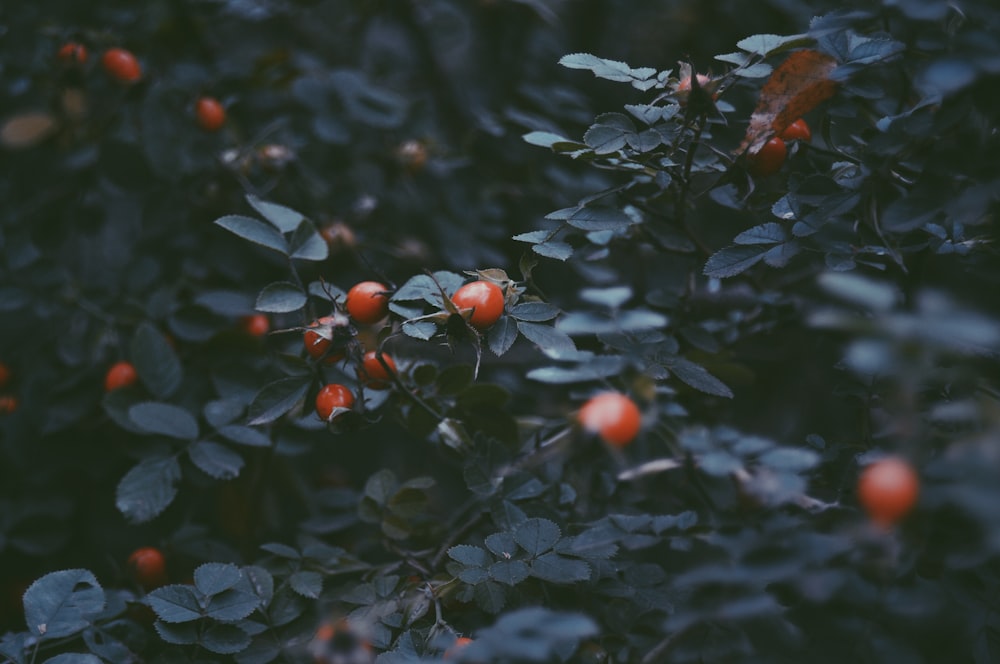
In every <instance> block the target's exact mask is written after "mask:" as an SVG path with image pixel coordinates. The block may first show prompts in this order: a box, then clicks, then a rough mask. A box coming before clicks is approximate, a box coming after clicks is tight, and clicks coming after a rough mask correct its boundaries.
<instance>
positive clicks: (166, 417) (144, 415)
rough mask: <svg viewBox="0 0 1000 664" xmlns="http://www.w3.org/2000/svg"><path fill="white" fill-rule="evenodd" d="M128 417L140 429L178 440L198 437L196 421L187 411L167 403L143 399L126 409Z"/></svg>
mask: <svg viewBox="0 0 1000 664" xmlns="http://www.w3.org/2000/svg"><path fill="white" fill-rule="evenodd" d="M128 418H129V419H130V420H132V423H133V424H135V425H136V426H137V427H139V429H140V430H141V431H144V432H145V433H149V434H156V435H160V436H168V437H170V438H177V439H178V440H194V439H195V438H197V437H198V421H197V420H195V419H194V417H192V416H191V414H190V413H189V412H187V411H186V410H184V409H183V408H180V407H179V406H174V405H173V404H169V403H160V402H157V401H144V402H142V403H137V404H135V405H134V406H132V407H131V408H129V409H128Z"/></svg>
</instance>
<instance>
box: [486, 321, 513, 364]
mask: <svg viewBox="0 0 1000 664" xmlns="http://www.w3.org/2000/svg"><path fill="white" fill-rule="evenodd" d="M516 339H517V321H515V320H514V319H513V318H511V317H510V316H508V315H506V314H505V315H503V316H501V317H500V319H499V320H497V322H496V323H494V324H493V326H492V327H491V328H490V331H489V333H488V334H487V337H486V340H487V343H488V344H489V347H490V350H491V351H493V354H494V355H496V356H497V357H500V356H501V355H503V354H504V353H506V352H507V351H508V350H510V347H511V346H513V345H514V341H515V340H516Z"/></svg>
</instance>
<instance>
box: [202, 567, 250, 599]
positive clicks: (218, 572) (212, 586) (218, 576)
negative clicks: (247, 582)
mask: <svg viewBox="0 0 1000 664" xmlns="http://www.w3.org/2000/svg"><path fill="white" fill-rule="evenodd" d="M242 578H243V575H242V573H241V572H240V568H239V567H237V566H236V565H233V564H232V563H204V564H202V565H199V566H198V567H196V568H195V570H194V586H195V588H197V589H198V591H199V592H201V593H202V594H203V595H206V596H212V595H217V594H219V593H221V592H223V591H224V590H229V589H230V588H232V587H233V586H235V585H236V584H237V583H239V582H240V580H241V579H242Z"/></svg>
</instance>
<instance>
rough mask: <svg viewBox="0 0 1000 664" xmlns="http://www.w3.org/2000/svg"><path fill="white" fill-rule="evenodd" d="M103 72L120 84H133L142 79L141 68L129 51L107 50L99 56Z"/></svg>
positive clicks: (121, 49)
mask: <svg viewBox="0 0 1000 664" xmlns="http://www.w3.org/2000/svg"><path fill="white" fill-rule="evenodd" d="M101 66H102V67H104V71H106V72H108V74H109V75H110V76H111V77H112V78H114V79H116V80H118V81H120V82H121V83H135V82H136V81H138V80H139V79H141V78H142V67H141V66H140V65H139V61H138V60H137V59H136V57H135V56H134V55H132V52H131V51H127V50H125V49H124V48H109V49H108V50H107V51H105V52H104V55H102V56H101Z"/></svg>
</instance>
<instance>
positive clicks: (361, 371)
mask: <svg viewBox="0 0 1000 664" xmlns="http://www.w3.org/2000/svg"><path fill="white" fill-rule="evenodd" d="M388 293H389V288H388V287H387V286H386V285H385V284H383V283H380V282H377V281H362V282H360V283H358V284H355V285H354V286H353V287H351V289H350V290H349V291H347V297H346V299H345V301H344V309H345V310H346V316H345V315H344V314H342V313H339V312H335V313H334V314H332V315H330V316H323V317H321V318H318V319H317V320H315V321H313V322H312V323H310V324H309V325H308V326H307V329H306V331H305V333H304V334H303V337H302V341H303V344H304V345H305V349H306V354H308V355H309V357H311V358H313V359H314V360H317V361H319V362H321V363H323V364H333V363H336V362H339V361H340V360H342V359H344V349H343V343H342V342H341V340H340V339H338V338H337V336H338V333H339V331H340V330H343V329H345V328H346V327H347V325H348V322H349V321H348V319H347V317H350V319H352V320H354V321H355V322H356V323H359V324H361V325H375V324H377V323H379V322H380V321H382V320H384V319H385V317H386V316H388V315H389V294H388ZM451 301H452V303H454V305H455V308H456V309H458V311H459V312H460V313H461V314H462V315H463V317H465V319H466V321H467V322H468V324H469V325H471V326H472V327H473V328H475V329H476V330H479V331H483V330H487V329H489V328H490V327H491V326H492V325H494V324H495V323H496V322H497V321H498V320H500V317H501V316H502V315H503V311H504V304H505V301H506V300H505V297H504V292H503V289H501V288H500V286H498V285H496V284H495V283H493V282H491V281H484V280H480V281H473V282H470V283H468V284H465V285H464V286H462V287H461V288H459V289H458V290H457V291H455V294H454V295H452V296H451ZM344 341H346V339H345V340H344ZM396 372H397V368H396V362H395V360H394V359H393V358H392V356H390V355H389V354H387V353H382V352H377V351H373V350H370V351H368V352H366V353H365V354H364V356H363V357H362V361H361V364H360V365H359V366H358V367H357V375H358V380H359V381H360V382H361V383H362V384H363V385H365V386H366V387H368V388H370V389H373V390H383V389H387V388H388V387H389V386H390V385H391V384H392V381H393V377H394V376H395V374H396ZM353 406H354V394H353V393H352V392H351V391H350V389H348V388H347V387H346V386H344V385H341V384H339V383H330V384H327V385H325V386H323V388H322V389H320V391H319V393H318V394H317V395H316V413H317V415H319V417H320V418H321V419H323V420H326V421H328V422H329V421H331V420H332V419H334V418H335V417H336V416H337V415H339V414H340V413H342V412H345V411H347V410H350V409H351V408H352V407H353Z"/></svg>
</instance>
